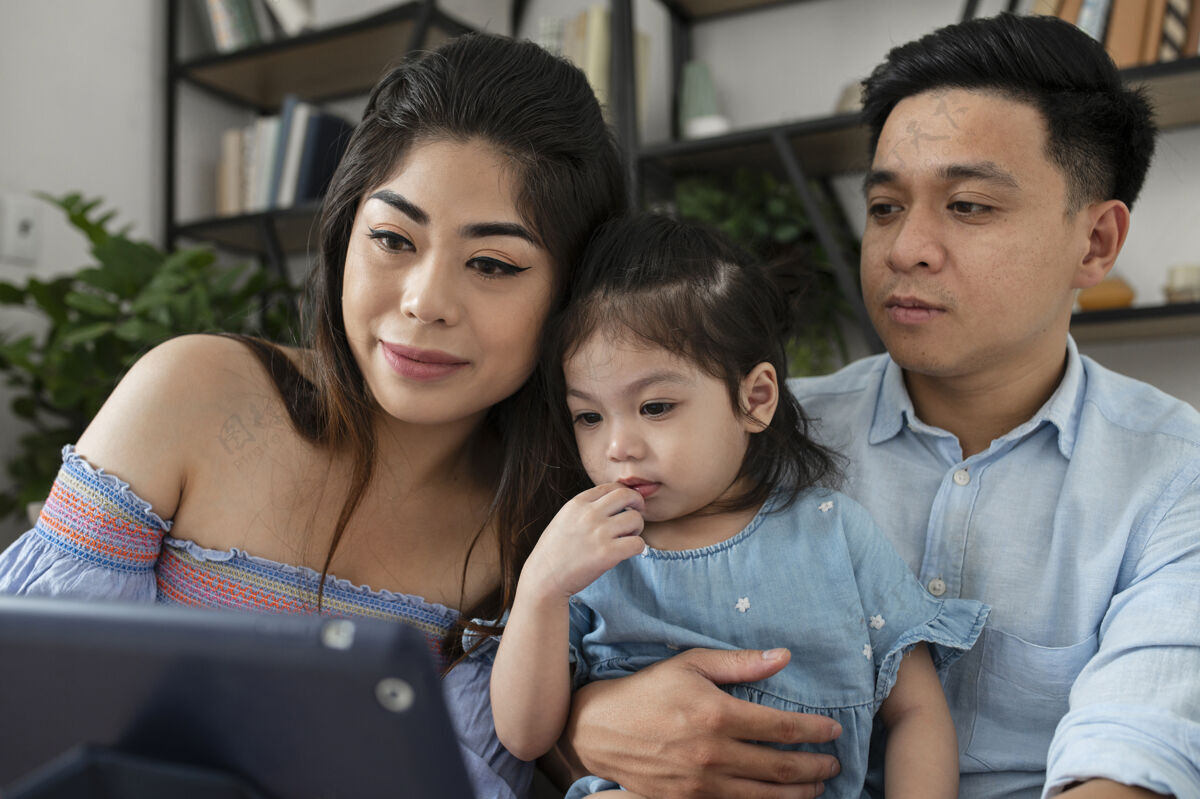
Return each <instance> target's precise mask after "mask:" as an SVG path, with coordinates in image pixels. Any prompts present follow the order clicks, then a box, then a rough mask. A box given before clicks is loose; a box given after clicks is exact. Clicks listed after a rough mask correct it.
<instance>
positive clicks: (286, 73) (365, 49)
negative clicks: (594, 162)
mask: <svg viewBox="0 0 1200 799" xmlns="http://www.w3.org/2000/svg"><path fill="white" fill-rule="evenodd" d="M183 1H184V0H170V2H168V3H167V68H166V73H167V74H166V86H165V92H166V111H165V114H166V119H165V126H164V129H165V131H166V146H165V147H164V162H165V163H164V168H163V182H164V195H165V196H164V202H163V240H164V242H165V243H166V246H167V247H168V248H173V247H174V246H175V244H176V242H177V240H178V239H180V238H192V239H196V240H200V241H207V242H211V243H213V244H216V245H218V246H219V247H221V248H223V249H227V250H230V251H233V252H238V253H242V254H246V255H251V256H254V257H258V258H260V259H262V260H263V261H264V263H266V264H267V265H268V266H269V267H270V268H271V269H272V270H273V271H275V272H276V273H277V274H279V275H281V276H286V268H287V267H286V259H287V256H288V255H289V254H294V253H302V252H306V251H307V250H308V249H309V247H310V245H311V244H312V231H313V225H314V222H315V220H316V217H317V214H318V211H319V208H320V205H319V204H306V205H304V206H300V207H296V208H286V209H270V210H265V211H260V212H256V213H250V214H242V215H238V216H226V217H211V218H207V219H198V220H190V221H187V222H180V221H179V220H178V219H177V216H176V215H177V211H178V209H177V204H176V202H175V192H176V187H177V176H176V161H177V157H178V132H179V115H180V102H179V85H180V84H181V83H187V84H189V85H192V86H195V87H197V88H199V89H200V90H202V91H204V92H206V93H207V94H209V95H211V96H213V97H215V98H217V99H219V100H221V101H223V102H225V103H228V104H231V105H234V106H238V107H242V108H246V109H249V110H253V111H257V112H259V113H264V114H265V113H274V112H276V111H278V110H279V107H280V104H281V102H282V100H283V96H284V95H285V94H286V93H288V92H295V93H297V94H299V95H301V96H303V97H304V99H306V100H309V101H310V102H316V103H322V102H330V101H333V100H339V99H345V98H348V97H355V96H359V95H362V94H365V93H366V92H367V91H368V90H370V88H371V87H372V86H373V85H374V84H375V82H376V81H377V80H378V79H379V77H380V76H381V75H382V74H383V71H384V69H386V68H387V67H388V66H390V65H391V64H392V63H395V62H397V61H399V59H401V58H402V57H403V56H404V55H405V54H406V53H409V52H411V51H413V50H416V49H419V48H422V47H428V46H433V45H435V44H437V43H440V42H441V41H443V40H445V39H447V38H450V37H452V36H457V35H459V34H462V33H466V32H468V31H470V30H471V28H470V27H469V26H467V25H465V24H463V23H462V22H459V21H458V20H456V19H454V18H453V17H451V16H449V15H447V14H446V13H445V12H443V11H441V10H440V9H439V8H438V7H437V2H436V0H413V1H412V2H407V3H401V4H399V5H396V6H393V7H391V8H388V9H386V10H384V11H382V12H380V13H378V14H375V15H372V16H370V17H367V18H365V19H360V20H355V21H352V22H348V23H346V24H343V25H336V26H332V27H329V28H324V29H321V30H316V31H311V32H306V33H302V34H300V35H298V36H294V37H289V38H284V39H278V40H275V41H271V42H266V43H263V44H259V45H255V46H251V47H247V48H245V49H242V50H238V51H235V52H232V53H222V54H215V55H213V54H206V55H202V56H199V57H196V58H187V59H183V60H181V58H180V41H179V34H180V23H181V19H180V5H181V2H183Z"/></svg>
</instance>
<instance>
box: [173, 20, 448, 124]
mask: <svg viewBox="0 0 1200 799" xmlns="http://www.w3.org/2000/svg"><path fill="white" fill-rule="evenodd" d="M418 7H419V4H418V3H408V4H405V5H403V6H399V7H397V8H394V9H391V10H389V11H385V12H384V13H382V14H379V15H376V16H374V17H371V18H369V19H365V20H359V21H357V22H352V23H349V24H347V25H341V26H338V27H335V28H329V29H326V30H321V31H315V32H312V33H305V34H301V35H300V36H296V37H294V38H290V39H283V40H279V41H274V42H268V43H266V44H262V45H257V46H254V47H249V48H246V49H245V50H240V51H237V52H234V53H228V54H222V55H216V56H205V57H203V58H199V59H196V60H193V61H188V62H186V63H183V64H180V65H179V66H178V67H176V70H177V76H178V77H179V78H181V79H183V80H187V81H190V82H191V83H194V84H196V85H197V86H201V87H203V88H207V89H210V90H212V91H214V92H216V93H217V94H219V95H221V96H223V97H226V98H228V99H230V100H234V101H237V102H241V103H244V104H245V105H248V106H251V107H254V108H257V109H260V110H262V111H275V110H277V109H278V108H279V106H280V104H281V102H282V100H283V96H284V94H286V93H287V92H289V91H292V92H295V93H297V94H299V95H300V96H301V97H302V98H303V99H305V100H310V101H313V102H321V101H326V100H332V99H338V98H342V97H350V96H353V95H356V94H362V93H365V92H366V91H368V90H369V89H370V88H371V87H372V86H373V85H374V84H375V82H376V81H377V80H378V79H379V78H380V77H381V76H382V74H383V72H384V69H382V68H381V65H390V64H396V63H399V62H400V60H401V59H402V58H403V57H404V55H405V52H406V49H407V46H408V40H409V36H410V32H411V31H412V29H413V26H414V24H415V17H416V14H417V12H418V10H419V8H418ZM466 30H467V29H466V28H465V27H462V26H459V25H458V23H456V22H454V21H453V20H451V19H449V18H446V17H444V16H439V17H437V18H435V19H434V20H433V21H432V23H431V24H430V28H429V32H428V34H427V36H426V39H425V46H427V47H434V46H436V45H438V44H440V43H441V42H443V41H445V40H446V39H448V38H450V37H451V36H454V35H457V34H460V33H464V32H465V31H466Z"/></svg>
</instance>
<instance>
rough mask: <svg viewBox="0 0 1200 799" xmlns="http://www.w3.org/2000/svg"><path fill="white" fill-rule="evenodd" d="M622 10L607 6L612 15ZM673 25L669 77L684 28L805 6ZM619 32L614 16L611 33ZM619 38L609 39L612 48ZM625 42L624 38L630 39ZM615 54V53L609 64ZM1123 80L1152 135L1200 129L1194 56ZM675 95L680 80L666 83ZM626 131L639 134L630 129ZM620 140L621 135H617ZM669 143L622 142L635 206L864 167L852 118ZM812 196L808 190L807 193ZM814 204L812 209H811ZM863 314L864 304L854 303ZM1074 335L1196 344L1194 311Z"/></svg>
mask: <svg viewBox="0 0 1200 799" xmlns="http://www.w3.org/2000/svg"><path fill="white" fill-rule="evenodd" d="M624 2H626V0H613V3H614V6H615V5H619V4H621V3H624ZM659 2H660V4H661V5H662V6H663V7H664V8H666V10H667V11H668V13H669V16H670V24H671V34H670V38H671V49H672V51H673V54H672V73H673V76H674V77H677V76H678V75H679V74H680V72H681V70H682V64H683V62H684V61H686V60H687V59H688V58H689V57H690V56H691V44H690V26H691V24H692V23H693V22H696V21H699V20H706V19H711V18H715V17H721V16H728V15H732V14H738V13H743V12H747V11H754V10H757V9H761V8H766V7H769V6H778V5H781V4H785V3H798V2H802V0H659ZM975 5H976V3H974V2H967V4H966V6H965V7H964V11H963V16H964V18H966V17H970V16H973V15H974V10H975V9H974V6H975ZM617 23H618V15H617V14H616V13H614V15H613V24H614V25H616V24H617ZM621 35H622V34H621V32H619V31H617V30H615V29H614V31H613V40H614V43H615V42H616V41H617V39H618V37H619V36H621ZM627 35H628V34H627ZM615 57H616V51H615V50H614V58H615ZM626 69H627V67H623V66H622V65H619V64H614V79H613V85H614V87H618V89H617V90H620V87H629V86H632V75H631V74H626V72H624V71H623V70H626ZM1122 74H1123V75H1124V77H1125V79H1126V80H1127V81H1128V82H1129V83H1131V84H1135V85H1141V86H1144V87H1145V88H1146V90H1147V92H1148V93H1149V95H1150V98H1151V101H1152V102H1153V104H1154V106H1155V110H1156V113H1157V119H1158V123H1159V127H1160V128H1161V129H1162V130H1164V131H1169V130H1174V129H1179V128H1185V127H1191V126H1197V125H1200V56H1190V57H1187V58H1182V59H1178V60H1175V61H1167V62H1159V63H1152V64H1145V65H1140V66H1135V67H1130V68H1127V69H1125V70H1123V71H1122ZM672 86H678V80H674V79H673V80H672ZM624 130H626V131H631V130H636V124H635V123H634V122H630V123H627V124H626V125H625V126H624ZM621 131H622V128H621V127H618V132H619V133H620V132H621ZM674 134H675V140H673V141H668V142H665V143H660V144H653V145H649V146H639V145H638V144H637V143H636V142H632V143H629V141H628V140H627V142H626V145H625V147H626V152H628V153H630V154H631V157H632V160H633V163H634V169H633V172H634V179H635V183H636V185H637V189H636V197H637V199H638V200H639V201H642V202H645V201H647V200H648V199H654V198H661V197H663V196H666V195H667V193H668V191H669V186H670V185H671V183H672V181H673V179H674V177H675V176H676V175H682V174H686V173H697V172H701V173H718V174H719V173H723V172H730V171H732V170H734V169H736V168H738V167H751V168H757V169H764V170H767V171H770V172H772V173H774V174H776V175H777V176H778V177H781V178H784V179H790V180H791V182H792V183H793V184H794V185H795V186H796V188H797V189H798V190H800V189H802V188H803V187H802V184H815V185H816V186H818V187H823V188H824V190H825V191H828V181H829V179H830V178H832V177H834V176H837V175H841V174H844V173H848V172H857V171H862V170H865V169H866V168H867V167H868V165H869V157H868V152H867V131H866V129H865V128H864V127H863V126H862V125H860V123H859V120H858V116H857V114H854V113H849V114H836V115H830V116H822V117H815V118H809V119H799V120H794V121H788V122H784V123H780V124H775V125H769V126H765V127H757V128H752V129H744V130H735V131H733V132H731V133H728V134H725V135H721V136H715V137H711V138H706V139H693V140H681V139H679V138H678V131H677V130H676V131H674ZM804 191H809V192H810V193H811V191H810V189H807V188H806V189H804ZM816 207H817V203H816V202H815V201H814V203H813V205H812V208H813V209H816ZM809 215H810V217H812V219H813V222H814V226H815V228H816V230H817V233H818V238H819V239H820V240H821V243H822V246H823V247H824V248H825V249H826V250H827V251H830V247H835V246H836V245H834V244H833V242H835V241H836V240H837V239H838V237H839V236H838V232H837V231H835V230H834V228H835V227H842V226H844V220H840V219H828V218H826V216H825V215H824V214H821V213H820V212H815V213H814V212H810V214H809ZM832 257H833V260H834V263H835V266H836V267H837V269H838V273H839V279H840V280H841V283H842V290H843V294H844V295H845V296H847V297H851V298H853V299H854V300H857V299H858V292H857V288H856V284H855V282H854V281H855V276H856V274H857V263H851V262H850V259H849V258H848V257H847V256H846V254H844V253H840V252H838V253H834V254H833V255H832ZM858 305H859V306H861V301H859V302H858ZM855 313H856V321H857V322H858V326H859V328H860V330H862V331H863V332H864V334H867V333H869V334H870V335H869V336H868V346H869V347H871V348H875V349H876V351H878V350H879V348H880V344H879V341H878V338H877V337H876V336H875V335H874V331H873V329H872V328H871V327H870V323H869V321H868V320H867V319H866V315H865V309H862V308H861V307H856V308H855ZM1071 331H1072V334H1073V335H1074V336H1075V337H1076V339H1077V340H1080V341H1088V342H1094V341H1120V340H1128V339H1134V338H1137V339H1143V338H1154V337H1172V336H1193V335H1200V304H1197V303H1183V304H1163V305H1153V306H1138V307H1133V308H1124V309H1117V310H1112V311H1100V312H1089V313H1077V314H1075V315H1074V316H1073V317H1072V322H1071Z"/></svg>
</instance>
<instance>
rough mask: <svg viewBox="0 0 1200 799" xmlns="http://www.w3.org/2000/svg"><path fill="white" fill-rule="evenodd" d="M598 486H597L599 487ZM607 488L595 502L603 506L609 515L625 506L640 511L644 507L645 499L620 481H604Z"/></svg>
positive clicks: (619, 511)
mask: <svg viewBox="0 0 1200 799" xmlns="http://www.w3.org/2000/svg"><path fill="white" fill-rule="evenodd" d="M599 487H600V486H597V488H599ZM604 487H605V488H607V489H608V491H607V492H605V493H604V494H603V495H602V496H601V497H598V498H597V499H596V502H597V503H598V504H600V505H602V506H603V508H604V509H605V511H606V512H607V513H608V515H609V516H615V515H616V514H618V513H621V512H622V511H624V510H625V509H626V508H630V509H632V510H636V511H637V512H638V513H641V512H642V511H643V510H645V509H646V499H645V497H643V496H642V495H641V494H639V493H638V492H637V491H634V490H633V489H632V488H630V487H629V486H627V485H623V484H621V483H605V484H604Z"/></svg>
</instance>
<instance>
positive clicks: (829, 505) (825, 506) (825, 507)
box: [817, 499, 833, 513]
mask: <svg viewBox="0 0 1200 799" xmlns="http://www.w3.org/2000/svg"><path fill="white" fill-rule="evenodd" d="M817 510H819V511H821V513H829V511H831V510H833V502H831V501H830V500H828V499H827V500H825V501H824V502H822V503H821V504H820V505H818V506H817Z"/></svg>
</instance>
